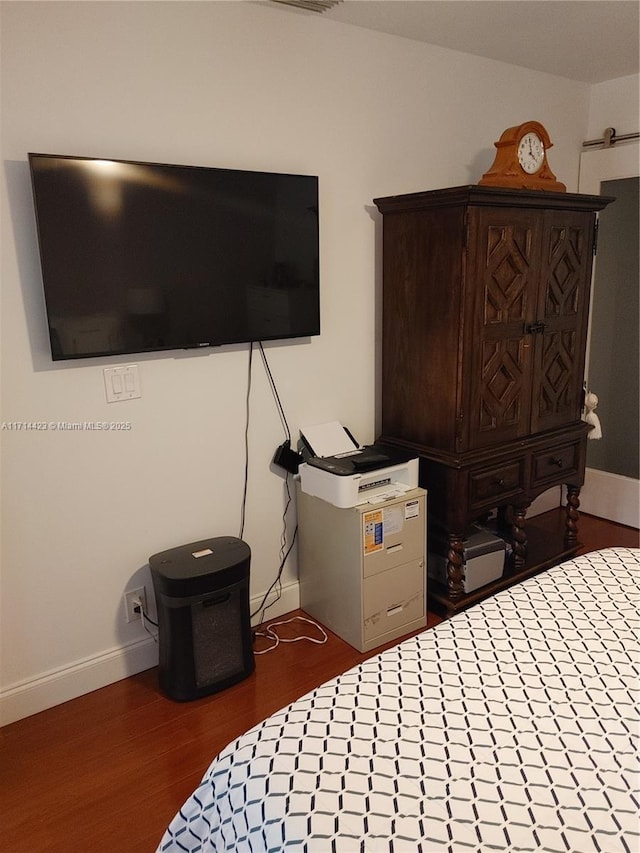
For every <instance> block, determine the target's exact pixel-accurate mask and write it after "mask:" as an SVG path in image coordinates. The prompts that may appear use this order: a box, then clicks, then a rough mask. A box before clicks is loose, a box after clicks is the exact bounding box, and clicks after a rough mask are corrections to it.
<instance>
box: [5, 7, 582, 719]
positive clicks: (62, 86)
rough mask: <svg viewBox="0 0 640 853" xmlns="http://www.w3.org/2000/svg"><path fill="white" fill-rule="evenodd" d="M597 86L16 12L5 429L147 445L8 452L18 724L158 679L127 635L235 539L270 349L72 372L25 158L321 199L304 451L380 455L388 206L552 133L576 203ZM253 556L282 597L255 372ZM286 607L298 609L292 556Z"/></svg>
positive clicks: (274, 356)
mask: <svg viewBox="0 0 640 853" xmlns="http://www.w3.org/2000/svg"><path fill="white" fill-rule="evenodd" d="M588 107H589V87H588V86H585V85H583V84H578V83H573V82H570V81H566V80H563V79H558V78H554V77H552V76H549V75H546V74H540V73H536V72H532V71H528V70H524V69H519V68H516V67H512V66H506V65H502V64H500V63H495V62H492V61H489V60H484V59H480V58H476V57H471V56H467V55H464V54H458V53H455V52H451V51H448V50H444V49H440V48H435V47H431V46H426V45H422V44H419V43H417V42H412V41H410V40H406V39H400V38H396V37H391V36H385V35H382V34H378V33H373V32H367V31H365V30H362V29H358V28H352V27H350V26H348V25H342V24H335V23H333V22H330V21H327V20H324V19H322V18H320V17H318V16H314V15H307V14H294V13H291V12H290V11H287V10H284V9H281V8H279V7H277V6H276V5H275V4H273V6H267V5H262V4H256V3H237V2H232V3H226V2H215V3H188V2H176V3H173V2H160V3H152V2H149V3H147V2H141V3H128V2H122V3H100V2H96V3H66V2H56V3H47V2H44V3H39V2H34V3H31V2H14V3H4V4H3V5H2V111H3V115H2V119H3V121H2V146H3V160H4V172H3V209H2V211H3V223H2V233H3V235H4V246H3V248H4V251H3V258H2V265H3V266H2V349H1V357H0V364H1V365H2V395H3V396H2V421H3V422H5V423H6V422H10V421H19V422H28V421H45V422H49V421H58V420H60V421H98V420H100V421H111V420H123V421H130V422H131V424H132V429H131V430H130V431H129V432H126V433H107V434H103V433H95V432H80V433H79V432H68V433H61V432H51V431H42V432H34V431H28V432H27V431H18V432H14V431H6V430H5V431H3V432H1V433H0V437H1V439H2V453H3V456H2V485H3V497H2V500H3V504H2V509H3V519H2V520H3V562H2V619H1V624H2V629H1V630H2V675H1V679H2V680H1V683H2V690H3V692H2V694H1V698H2V708H3V715H4V716H3V721H4V722H8V721H9V720H10V719H14V718H17V717H19V716H23V715H25V714H28V713H33V712H34V711H37V710H40V709H41V708H44V707H47V706H49V705H52V704H55V703H56V702H60V701H63V700H64V699H66V698H69V697H72V696H74V695H77V694H79V693H80V692H82V691H84V690H89V689H93V688H94V687H97V686H100V685H101V684H104V683H107V682H108V681H111V680H114V679H117V678H119V677H122V676H123V675H126V674H127V673H129V672H132V671H135V670H139V669H142V668H145V667H148V666H151V665H153V663H154V661H155V660H156V651H155V647H154V646H153V643H152V642H151V640H149V639H148V637H147V636H146V635H145V634H144V632H143V631H142V629H141V628H140V626H139V625H133V626H132V625H127V624H125V622H124V619H123V604H122V596H123V592H124V591H125V590H126V589H128V588H130V587H132V586H138V585H140V584H141V583H145V584H146V585H147V589H148V590H150V589H151V584H150V580H149V575H148V567H147V565H146V563H147V559H148V557H149V555H150V554H153V553H155V552H157V551H160V550H163V549H165V548H168V547H171V546H174V545H180V544H184V543H186V542H189V541H192V540H195V539H198V538H204V537H209V536H217V535H237V534H238V531H239V525H240V504H241V494H242V483H243V465H244V457H243V453H244V450H243V427H244V416H245V414H244V413H245V389H246V371H247V360H248V355H247V348H246V347H228V348H224V349H222V350H219V351H214V352H211V353H197V354H193V353H190V354H188V355H184V354H181V353H171V354H162V355H145V356H141V357H139V358H136V359H134V361H135V362H136V363H137V364H138V365H139V369H140V375H141V383H142V398H141V399H140V400H135V401H130V402H122V403H115V404H107V403H106V402H105V395H104V387H103V376H102V370H103V367H104V366H105V365H107V364H118V363H127V359H124V358H123V359H112V360H105V359H98V360H91V361H84V362H79V363H74V362H64V363H62V364H61V363H59V362H58V363H56V364H53V363H52V362H51V361H50V357H49V355H48V342H47V333H46V325H45V318H44V310H43V300H42V295H41V279H40V271H39V264H38V256H37V248H36V240H35V232H34V223H33V210H32V203H31V197H30V184H29V174H28V169H27V162H26V155H27V152H29V151H40V152H48V153H59V154H78V155H89V156H104V157H115V158H118V157H121V158H125V159H139V160H154V161H159V162H168V163H185V164H198V165H216V166H227V167H235V168H246V169H263V170H267V171H290V172H302V173H311V174H317V175H319V179H320V211H321V214H320V229H321V286H322V301H321V310H322V334H321V336H320V337H319V338H314V339H312V340H311V341H301V342H295V343H288V344H282V345H277V344H274V345H269V346H267V347H266V349H267V353H268V357H269V359H270V364H271V367H272V371H273V374H274V377H275V379H276V382H277V384H278V387H279V390H280V395H281V398H282V401H283V404H284V407H285V410H286V412H287V417H288V419H289V423H290V425H291V427H292V430H293V431H294V432H296V433H297V429H298V427H299V425H300V424H301V423H319V422H322V421H323V420H328V419H334V418H338V419H340V420H342V421H343V422H344V423H345V424H347V425H349V427H350V428H351V429H352V431H353V432H354V434H355V435H356V436H357V437H358V439H359V440H360V441H362V442H365V441H371V440H373V439H374V438H375V428H376V423H375V419H376V381H377V365H378V361H379V352H378V348H377V346H376V329H377V328H378V324H379V316H378V312H377V298H378V295H379V289H380V244H379V238H380V220H379V216H378V215H377V212H376V211H375V209H374V207H373V205H372V199H373V198H374V197H376V196H382V195H388V194H395V193H404V192H411V191H417V190H426V189H432V188H437V187H445V186H455V185H459V184H466V183H475V182H477V180H478V179H479V178H480V176H481V175H482V173H483V172H484V171H486V169H488V167H489V166H490V165H491V163H492V161H493V153H494V149H493V142H494V141H495V140H496V139H498V138H499V136H500V134H501V133H502V131H503V130H504V129H505V128H506V127H509V126H512V125H515V124H519V123H521V122H523V121H527V120H529V119H536V120H539V121H541V122H542V123H543V124H544V125H545V126H546V127H547V128H548V130H549V131H550V133H551V136H552V139H553V141H554V143H555V147H554V148H553V150H552V152H551V154H550V161H551V166H552V168H553V170H554V172H555V173H556V175H557V176H558V178H559V179H560V180H562V181H564V182H565V183H566V184H567V185H568V188H569V189H570V190H575V189H576V186H577V176H578V162H579V153H580V145H581V143H582V140H583V139H584V138H585V133H586V130H587V120H588ZM251 417H252V421H251V430H250V444H251V451H250V453H251V455H250V478H249V497H248V509H247V524H246V529H245V536H244V538H245V539H246V541H247V542H248V543H249V544H250V546H251V548H252V554H253V557H252V565H251V594H252V597H254V598H256V597H258V596H259V595H260V594H261V593H262V592H263V591H264V590H266V589H267V587H268V586H269V585H270V583H271V581H272V579H273V578H274V576H275V572H276V568H277V564H278V552H279V548H280V535H281V528H282V523H281V516H282V511H283V507H284V490H283V480H282V478H281V476H280V475H278V474H277V473H274V472H273V471H272V470H271V469H270V460H271V457H272V455H273V452H274V450H275V448H276V446H277V445H278V444H280V443H281V441H282V440H283V437H284V436H283V432H282V428H281V425H280V420H279V418H278V415H277V412H276V410H275V406H274V404H273V400H272V397H271V394H270V391H269V388H268V384H267V382H266V379H265V376H264V373H263V371H262V367H261V362H260V359H259V358H258V357H256V358H255V359H254V385H253V392H252V403H251ZM284 584H285V596H284V599H283V602H282V603H281V604H280V605H278V606H277V607H275V608H274V609H273V610H272V611H270V615H272V614H277V613H278V612H284V611H285V610H289V609H291V608H292V607H295V606H296V605H297V584H296V563H295V553H294V554H293V559H292V560H291V562H290V564H289V565H288V567H287V570H286V572H285V576H284Z"/></svg>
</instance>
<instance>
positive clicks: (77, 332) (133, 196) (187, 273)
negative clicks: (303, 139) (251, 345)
mask: <svg viewBox="0 0 640 853" xmlns="http://www.w3.org/2000/svg"><path fill="white" fill-rule="evenodd" d="M29 165H30V171H31V180H32V186H33V195H34V202H35V212H36V224H37V232H38V244H39V250H40V261H41V267H42V279H43V285H44V295H45V303H46V311H47V318H48V324H49V333H50V339H51V353H52V357H53V359H54V360H57V359H69V358H86V357H90V356H110V355H119V354H128V353H140V352H154V351H159V350H170V349H187V348H195V347H198V348H200V347H210V346H221V345H225V344H237V343H245V342H249V341H268V340H279V339H285V338H300V337H310V336H312V335H318V334H319V333H320V300H319V239H318V237H319V228H318V178H317V177H316V176H311V175H290V174H273V173H267V172H254V171H238V170H233V169H222V168H210V167H200V166H173V165H166V164H158V163H142V162H136V161H125V160H101V159H97V158H93V157H75V156H61V155H52V154H29Z"/></svg>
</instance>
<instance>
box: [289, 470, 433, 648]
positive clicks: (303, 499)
mask: <svg viewBox="0 0 640 853" xmlns="http://www.w3.org/2000/svg"><path fill="white" fill-rule="evenodd" d="M297 497H298V536H299V545H298V566H299V575H300V606H301V608H302V609H303V610H304V611H305V612H306V613H308V614H309V616H312V617H313V618H314V619H317V620H318V621H319V622H321V623H322V624H323V625H325V626H326V627H327V628H329V629H330V630H331V631H333V632H334V634H337V635H338V636H339V637H342V639H343V640H346V642H347V643H349V644H350V645H352V646H354V647H355V648H356V649H358V651H361V652H366V651H369V650H370V649H374V648H376V646H379V645H382V644H383V643H386V642H387V641H389V640H394V639H396V638H397V637H401V636H402V635H403V634H408V633H410V632H411V631H415V630H418V629H420V628H424V627H425V625H426V624H427V610H426V593H427V590H426V582H427V581H426V559H425V555H426V529H427V516H426V492H425V491H424V489H412V490H411V491H409V492H407V493H406V494H405V495H403V496H402V497H399V498H392V499H390V500H388V501H384V502H383V503H379V504H362V505H360V506H354V507H349V508H347V509H342V508H339V507H336V506H334V505H333V504H331V503H328V502H327V501H324V500H322V499H321V498H316V497H312V496H311V495H308V494H306V493H305V492H303V491H302V489H301V488H300V484H298V496H297Z"/></svg>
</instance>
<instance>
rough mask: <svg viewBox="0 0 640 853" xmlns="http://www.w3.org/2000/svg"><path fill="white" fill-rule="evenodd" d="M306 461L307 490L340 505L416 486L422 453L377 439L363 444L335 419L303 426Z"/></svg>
mask: <svg viewBox="0 0 640 853" xmlns="http://www.w3.org/2000/svg"><path fill="white" fill-rule="evenodd" d="M300 438H301V442H302V445H303V449H304V451H305V457H306V461H305V462H303V463H302V464H301V465H300V466H299V468H298V474H299V476H300V487H301V489H302V491H303V492H306V493H307V494H308V495H313V496H314V497H318V498H322V499H323V500H325V501H328V502H329V503H331V504H333V505H334V506H337V507H352V506H358V505H359V504H363V503H381V502H382V501H386V500H389V499H390V498H394V497H399V496H401V495H403V494H405V493H406V492H408V491H410V490H411V489H415V488H417V486H418V459H417V458H414V459H412V458H408V454H406V453H402V452H401V451H398V452H395V451H393V452H390V451H388V450H387V449H386V448H384V449H381V448H378V447H376V446H375V445H365V446H364V447H360V446H359V445H358V443H357V442H356V440H355V439H354V438H353V436H352V435H351V433H350V432H349V431H348V430H347V429H346V428H345V427H343V426H342V425H341V424H340V423H338V422H337V421H331V422H330V423H326V424H319V425H318V426H314V427H301V429H300Z"/></svg>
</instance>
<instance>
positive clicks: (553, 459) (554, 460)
mask: <svg viewBox="0 0 640 853" xmlns="http://www.w3.org/2000/svg"><path fill="white" fill-rule="evenodd" d="M549 462H550V463H551V464H552V465H557V466H558V468H562V465H563V462H562V459H558V457H557V456H552V457H551V459H550V460H549Z"/></svg>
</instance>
